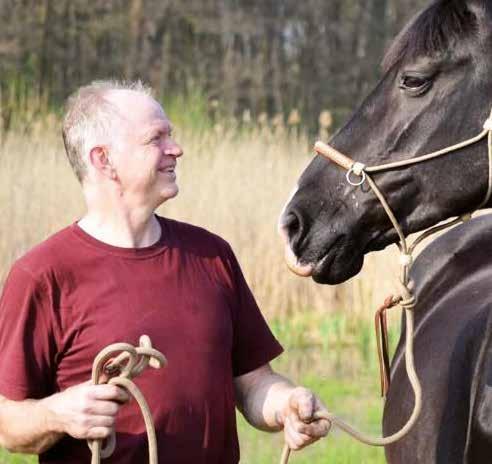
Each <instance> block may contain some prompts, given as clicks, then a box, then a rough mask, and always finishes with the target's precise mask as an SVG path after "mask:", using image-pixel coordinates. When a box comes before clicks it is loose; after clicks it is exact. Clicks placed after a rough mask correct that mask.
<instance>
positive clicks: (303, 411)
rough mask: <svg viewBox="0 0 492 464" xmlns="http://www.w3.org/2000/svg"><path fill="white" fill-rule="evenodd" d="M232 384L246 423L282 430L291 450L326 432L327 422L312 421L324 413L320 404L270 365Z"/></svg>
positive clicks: (237, 378) (307, 443) (305, 390)
mask: <svg viewBox="0 0 492 464" xmlns="http://www.w3.org/2000/svg"><path fill="white" fill-rule="evenodd" d="M234 385H235V390H236V398H237V406H238V409H239V410H240V411H241V412H242V414H243V415H244V417H245V418H246V420H247V421H248V422H249V423H250V424H251V425H253V426H254V427H256V428H258V429H261V430H265V431H279V430H282V429H284V435H285V440H286V442H287V444H288V445H289V447H290V448H291V449H294V450H295V449H300V448H303V447H304V446H306V445H309V444H310V443H313V442H314V441H316V440H318V439H319V438H321V437H324V436H325V435H326V434H327V433H328V431H329V428H330V426H329V423H328V421H326V420H315V421H313V418H314V414H315V413H316V412H317V411H326V408H325V407H324V406H323V404H322V403H321V401H320V400H319V399H318V398H317V397H316V396H315V395H314V394H313V393H312V392H311V391H310V390H308V389H306V388H303V387H296V386H295V385H294V384H293V383H292V382H290V381H289V380H288V379H286V378H285V377H283V376H281V375H279V374H277V373H275V372H274V371H273V370H272V368H271V367H270V365H269V364H265V365H264V366H262V367H259V368H258V369H255V370H254V371H252V372H248V373H247V374H244V375H241V376H239V377H236V378H235V379H234Z"/></svg>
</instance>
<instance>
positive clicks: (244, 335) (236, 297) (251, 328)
mask: <svg viewBox="0 0 492 464" xmlns="http://www.w3.org/2000/svg"><path fill="white" fill-rule="evenodd" d="M227 248H228V264H229V268H230V272H231V274H232V286H233V289H232V290H233V310H232V313H233V314H232V319H233V346H232V367H233V375H234V377H237V376H240V375H243V374H247V373H248V372H251V371H253V370H255V369H257V368H258V367H261V366H263V365H264V364H266V363H268V362H270V361H271V360H272V359H274V358H276V357H277V356H278V355H279V354H280V353H282V352H283V348H282V346H281V345H280V343H279V342H278V341H277V339H276V338H275V337H274V335H273V334H272V332H271V330H270V328H269V327H268V325H267V323H266V321H265V318H264V317H263V315H262V314H261V311H260V309H259V308H258V305H257V304H256V301H255V298H254V296H253V294H252V293H251V290H250V288H249V286H248V284H247V283H246V280H245V278H244V275H243V273H242V271H241V268H240V266H239V263H238V262H237V259H236V257H235V256H234V253H233V252H232V250H231V249H230V247H227Z"/></svg>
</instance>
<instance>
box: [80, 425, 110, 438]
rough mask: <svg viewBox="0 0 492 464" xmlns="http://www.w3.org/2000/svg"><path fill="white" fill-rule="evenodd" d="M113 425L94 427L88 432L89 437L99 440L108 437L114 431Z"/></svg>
mask: <svg viewBox="0 0 492 464" xmlns="http://www.w3.org/2000/svg"><path fill="white" fill-rule="evenodd" d="M112 430H113V429H112V428H111V427H92V428H91V429H90V430H89V432H88V434H87V437H86V438H88V439H89V440H98V439H102V438H108V437H109V435H111V432H112Z"/></svg>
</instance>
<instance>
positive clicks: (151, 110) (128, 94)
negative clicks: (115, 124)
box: [105, 89, 167, 125]
mask: <svg viewBox="0 0 492 464" xmlns="http://www.w3.org/2000/svg"><path fill="white" fill-rule="evenodd" d="M105 98H106V99H107V100H109V101H110V102H111V103H112V104H113V105H115V106H116V107H117V108H118V110H119V111H120V112H121V116H122V117H123V118H125V119H127V120H128V121H129V122H130V123H132V124H138V125H140V124H145V125H147V124H149V123H151V122H153V121H159V120H161V121H162V120H167V116H166V113H165V112H164V109H163V108H162V106H161V105H159V103H158V102H157V101H156V100H155V99H154V98H152V97H151V96H148V95H145V94H142V93H139V92H136V91H134V90H125V89H118V90H111V91H109V92H108V93H107V94H106V96H105Z"/></svg>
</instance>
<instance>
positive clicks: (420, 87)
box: [399, 74, 432, 97]
mask: <svg viewBox="0 0 492 464" xmlns="http://www.w3.org/2000/svg"><path fill="white" fill-rule="evenodd" d="M431 84H432V78H431V77H429V76H422V75H415V74H403V75H402V76H401V79H400V85H399V87H400V89H402V90H404V91H405V92H406V93H408V94H409V95H411V96H414V97H415V96H419V95H422V94H423V93H425V92H426V91H427V90H429V88H430V86H431Z"/></svg>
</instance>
